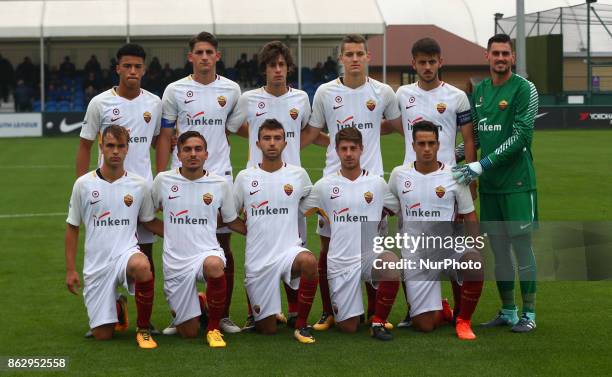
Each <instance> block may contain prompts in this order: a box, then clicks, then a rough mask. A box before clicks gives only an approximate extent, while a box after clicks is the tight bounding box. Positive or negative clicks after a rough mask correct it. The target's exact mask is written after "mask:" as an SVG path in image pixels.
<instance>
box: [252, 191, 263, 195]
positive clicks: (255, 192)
mask: <svg viewBox="0 0 612 377" xmlns="http://www.w3.org/2000/svg"><path fill="white" fill-rule="evenodd" d="M260 191H261V190H255V191H249V195H255V194H257V193H258V192H260Z"/></svg>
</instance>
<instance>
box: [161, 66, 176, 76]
mask: <svg viewBox="0 0 612 377" xmlns="http://www.w3.org/2000/svg"><path fill="white" fill-rule="evenodd" d="M168 73H169V74H170V77H172V76H174V70H173V69H172V68H170V63H166V64H164V69H162V71H161V77H162V79H163V78H164V77H166V76H167V75H168Z"/></svg>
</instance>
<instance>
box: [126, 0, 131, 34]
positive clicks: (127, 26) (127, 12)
mask: <svg viewBox="0 0 612 377" xmlns="http://www.w3.org/2000/svg"><path fill="white" fill-rule="evenodd" d="M125 8H126V14H127V20H126V25H125V30H126V35H125V43H130V0H125Z"/></svg>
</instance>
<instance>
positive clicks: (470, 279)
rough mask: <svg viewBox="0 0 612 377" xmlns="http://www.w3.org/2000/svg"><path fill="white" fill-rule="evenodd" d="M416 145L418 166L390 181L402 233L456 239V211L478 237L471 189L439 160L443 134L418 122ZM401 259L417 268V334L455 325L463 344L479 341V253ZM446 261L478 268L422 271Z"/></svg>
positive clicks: (413, 307) (411, 271) (412, 286)
mask: <svg viewBox="0 0 612 377" xmlns="http://www.w3.org/2000/svg"><path fill="white" fill-rule="evenodd" d="M412 139H413V142H412V146H413V148H414V151H415V152H416V161H414V162H411V163H410V164H407V165H403V166H398V167H397V168H395V169H393V172H392V173H391V177H390V178H389V186H390V190H391V192H392V193H393V194H394V195H395V196H396V197H397V198H398V199H399V201H400V204H401V218H402V225H401V232H402V233H404V234H407V235H410V236H421V235H423V234H425V235H427V236H439V237H445V236H446V235H452V222H453V221H454V217H455V208H457V212H458V213H459V214H461V215H463V216H464V221H465V223H466V225H467V226H468V227H471V228H472V229H471V231H470V233H471V234H472V233H473V234H474V235H477V229H474V228H477V226H476V222H477V218H476V212H475V211H474V203H473V202H472V197H471V195H470V190H469V188H468V187H466V186H463V185H460V184H457V183H456V182H455V181H454V180H453V177H452V171H451V168H450V167H449V166H448V165H445V164H443V163H441V162H439V161H438V159H437V152H438V148H439V146H440V143H439V141H438V128H437V127H436V126H435V125H434V124H433V123H431V122H428V121H421V122H418V123H416V124H414V125H413V127H412ZM402 257H403V258H404V259H406V260H408V261H411V262H413V263H414V264H413V267H414V268H408V269H406V270H405V271H404V280H405V283H406V297H407V300H408V303H409V304H410V317H411V318H412V326H413V327H414V328H415V329H416V330H419V331H424V332H429V331H432V330H433V329H435V328H436V327H438V326H439V325H441V324H443V323H444V322H448V321H452V320H453V319H454V320H455V329H456V332H457V336H458V337H459V338H461V339H475V338H476V336H475V335H474V332H473V331H472V328H471V323H470V320H471V318H472V313H474V309H475V308H476V304H477V303H478V299H479V298H480V293H481V292H482V285H483V270H482V261H483V259H482V256H481V255H480V253H478V252H477V251H468V252H461V253H460V252H457V251H455V250H454V249H453V250H442V251H440V250H431V249H428V250H425V249H423V248H421V249H420V250H416V252H415V250H413V249H409V248H404V249H402ZM444 260H447V261H454V262H464V263H461V264H462V265H467V266H476V267H475V268H467V269H457V268H453V266H452V265H451V268H445V269H442V270H443V271H440V269H431V270H430V269H427V268H425V267H422V266H421V265H419V263H420V262H421V261H424V262H425V261H429V262H433V263H437V262H443V261H444ZM476 262H478V263H476ZM409 263H410V262H409ZM453 265H455V266H456V265H457V263H453ZM478 266H480V268H477V267H478ZM440 272H445V273H446V274H448V275H449V277H450V278H451V283H452V285H453V295H454V299H455V308H454V318H453V315H452V314H451V311H450V308H449V309H448V310H447V311H446V312H447V313H446V315H445V311H443V310H442V309H443V302H441V284H440V281H439V275H440Z"/></svg>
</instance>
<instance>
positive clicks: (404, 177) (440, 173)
mask: <svg viewBox="0 0 612 377" xmlns="http://www.w3.org/2000/svg"><path fill="white" fill-rule="evenodd" d="M389 189H390V190H391V193H393V195H395V197H397V198H398V199H399V201H400V206H401V217H402V227H401V230H402V232H405V233H408V234H417V235H418V234H420V233H421V231H424V230H426V229H425V228H426V227H424V224H423V223H422V222H430V221H435V222H440V223H442V222H444V223H448V224H450V223H451V222H453V221H455V216H456V214H457V213H459V214H466V213H470V212H473V211H474V202H473V201H472V195H471V194H470V189H469V187H467V186H465V185H462V184H459V183H457V182H456V181H455V180H454V179H453V175H452V170H451V167H450V166H449V165H446V164H444V163H442V162H440V169H438V170H436V171H434V172H432V173H429V174H421V173H419V172H418V171H417V170H416V169H415V168H414V164H413V163H411V164H408V165H402V166H398V167H396V168H395V169H393V171H392V172H391V176H390V177H389Z"/></svg>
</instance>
